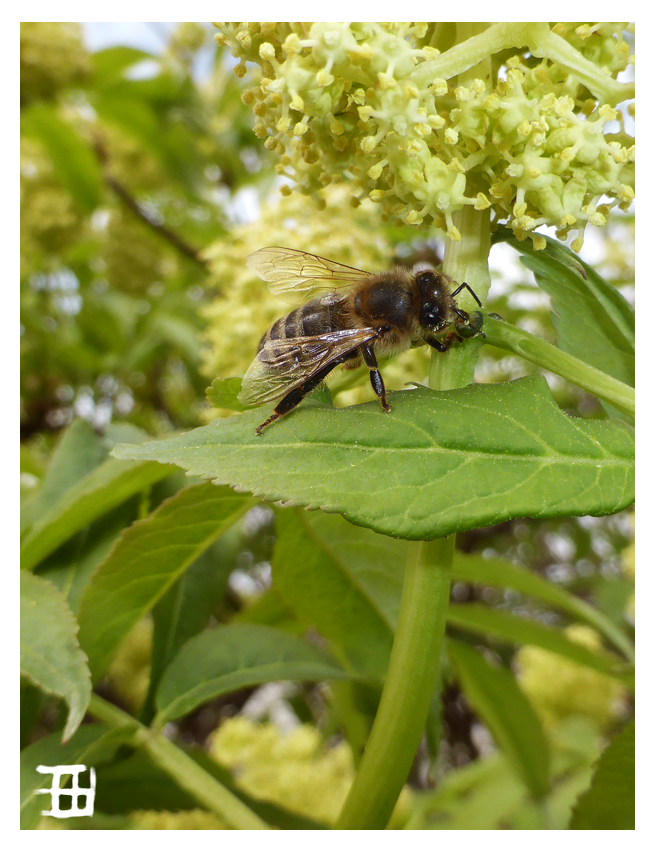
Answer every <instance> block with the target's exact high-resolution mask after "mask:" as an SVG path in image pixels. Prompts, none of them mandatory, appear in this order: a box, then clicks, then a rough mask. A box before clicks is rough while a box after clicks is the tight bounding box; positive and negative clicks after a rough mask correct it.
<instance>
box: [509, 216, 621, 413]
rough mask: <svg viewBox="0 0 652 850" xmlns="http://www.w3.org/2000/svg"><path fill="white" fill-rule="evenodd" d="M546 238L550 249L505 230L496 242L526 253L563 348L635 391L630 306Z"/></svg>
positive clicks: (526, 263) (524, 260)
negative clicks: (547, 298)
mask: <svg viewBox="0 0 652 850" xmlns="http://www.w3.org/2000/svg"><path fill="white" fill-rule="evenodd" d="M544 239H545V240H546V248H545V250H543V251H535V250H534V248H533V245H532V241H531V240H530V239H525V240H524V241H522V242H519V241H518V240H517V239H516V238H515V237H514V236H513V235H511V236H508V235H507V231H505V230H503V231H499V235H498V236H497V237H494V241H502V240H504V241H506V242H508V243H509V244H510V245H511V246H512V247H513V248H515V249H516V250H517V251H518V252H519V253H520V254H521V262H522V263H523V265H524V266H526V268H528V269H530V271H532V272H533V273H534V276H535V278H536V281H537V283H538V285H539V286H540V287H541V289H543V291H544V292H547V293H548V295H549V296H550V300H551V304H552V309H553V317H552V319H553V325H554V327H555V330H556V331H557V337H558V338H557V345H558V346H559V348H560V349H561V350H562V351H566V352H568V353H569V354H573V355H574V356H575V357H579V358H580V360H584V362H585V363H589V364H590V365H591V366H595V367H596V368H597V369H600V370H601V371H603V372H606V373H607V374H608V375H611V376H612V377H614V378H617V379H618V380H619V381H623V383H625V384H628V385H629V386H631V387H633V386H634V310H633V309H632V307H631V305H630V304H629V303H628V302H627V301H626V300H625V298H624V297H623V296H622V295H621V294H620V292H618V290H617V289H616V288H615V287H614V286H612V285H611V284H610V283H607V281H606V280H604V279H603V278H602V277H600V275H599V274H598V273H597V272H596V271H595V269H593V268H592V267H591V266H589V265H588V264H587V263H585V262H584V261H583V260H581V259H580V258H579V257H578V256H577V254H575V253H573V252H572V251H571V250H570V249H568V248H566V246H564V245H562V244H561V243H560V242H558V241H557V240H556V239H552V238H551V237H549V236H544ZM619 416H621V415H620V414H619ZM621 418H622V416H621Z"/></svg>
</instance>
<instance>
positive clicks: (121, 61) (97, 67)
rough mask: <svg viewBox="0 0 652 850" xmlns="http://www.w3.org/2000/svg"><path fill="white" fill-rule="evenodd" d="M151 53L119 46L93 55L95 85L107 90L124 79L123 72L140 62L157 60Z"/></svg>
mask: <svg viewBox="0 0 652 850" xmlns="http://www.w3.org/2000/svg"><path fill="white" fill-rule="evenodd" d="M155 58H156V57H155V56H153V55H152V54H151V53H146V52H145V51H144V50H138V49H137V48H135V47H127V46H126V45H117V46H115V47H107V48H106V49H104V50H98V51H97V52H95V53H93V54H92V55H91V61H92V63H93V71H94V73H93V83H94V85H95V87H97V88H105V87H106V86H107V85H110V84H111V83H113V82H115V81H116V80H117V79H120V78H121V77H122V73H123V71H126V70H127V68H131V67H132V66H133V65H136V64H137V63H138V62H143V61H145V60H148V59H152V60H153V59H155Z"/></svg>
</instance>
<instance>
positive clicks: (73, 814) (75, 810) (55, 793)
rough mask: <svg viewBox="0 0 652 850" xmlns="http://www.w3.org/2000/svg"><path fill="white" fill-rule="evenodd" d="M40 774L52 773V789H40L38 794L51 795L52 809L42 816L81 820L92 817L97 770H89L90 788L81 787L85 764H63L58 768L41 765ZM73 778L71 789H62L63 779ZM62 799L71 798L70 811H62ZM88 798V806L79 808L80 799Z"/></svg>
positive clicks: (38, 769) (39, 767)
mask: <svg viewBox="0 0 652 850" xmlns="http://www.w3.org/2000/svg"><path fill="white" fill-rule="evenodd" d="M36 769H37V771H38V772H39V773H51V774H52V785H51V787H50V788H39V789H38V790H37V792H36V793H37V794H51V795H52V803H51V806H52V808H51V809H50V811H48V812H41V814H42V815H47V816H49V817H53V818H80V817H91V816H92V814H93V808H94V806H95V769H94V768H92V767H91V768H89V771H90V786H89V787H88V788H80V787H79V774H80V773H82V772H83V771H84V770H86V765H85V764H63V765H58V766H57V767H48V766H47V765H44V764H39V766H38V767H37V768H36ZM62 776H65V777H67V776H72V785H71V786H70V788H62V787H61V777H62ZM62 797H70V801H71V806H70V808H69V809H62V808H61V806H60V805H59V804H60V801H61V798H62ZM80 797H85V798H86V805H85V806H84V807H83V808H80V807H79V798H80Z"/></svg>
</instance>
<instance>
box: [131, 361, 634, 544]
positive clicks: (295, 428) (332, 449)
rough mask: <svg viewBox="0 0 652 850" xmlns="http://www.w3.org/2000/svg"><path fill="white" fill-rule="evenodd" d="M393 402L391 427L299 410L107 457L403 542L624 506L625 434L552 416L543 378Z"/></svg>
mask: <svg viewBox="0 0 652 850" xmlns="http://www.w3.org/2000/svg"><path fill="white" fill-rule="evenodd" d="M392 402H393V404H394V410H393V412H392V413H391V415H383V414H382V413H381V412H380V411H379V410H378V406H377V405H374V404H373V403H370V404H364V405H358V406H356V407H350V408H343V409H334V408H329V407H326V406H320V407H316V406H315V405H312V404H304V406H303V408H302V409H300V410H298V411H296V412H294V413H292V414H291V415H289V416H288V417H287V419H284V420H282V421H281V422H279V423H277V424H275V425H274V426H272V427H270V428H269V429H268V430H267V431H265V432H264V435H263V436H262V437H259V436H257V435H256V434H255V431H254V426H255V425H256V424H259V422H260V420H261V419H262V418H263V416H264V414H261V413H253V412H252V413H243V414H241V415H240V416H238V417H229V418H228V419H226V420H220V421H217V422H213V423H211V424H210V425H208V426H206V427H204V428H198V429H196V430H195V431H192V432H190V433H188V434H185V435H183V436H180V437H174V438H172V439H170V440H161V441H159V442H153V443H148V444H146V445H144V446H138V447H129V446H119V447H116V449H114V454H115V455H116V456H117V457H124V458H139V459H151V460H158V461H159V462H161V463H164V462H172V463H177V464H178V465H179V466H181V467H182V468H184V469H187V470H189V471H191V473H192V474H197V475H201V476H203V477H206V478H213V479H215V481H216V482H219V483H229V484H231V485H232V486H236V487H238V488H239V489H245V490H251V491H252V492H254V493H255V494H256V495H264V496H265V497H266V498H268V499H270V500H273V501H283V502H285V503H290V504H297V505H306V506H308V507H321V508H323V509H324V510H327V511H334V512H339V513H342V514H343V515H344V516H345V517H346V518H347V519H348V520H350V521H351V522H354V523H357V524H359V525H364V526H367V527H369V528H372V529H374V530H375V531H379V532H381V533H383V534H389V535H392V536H396V537H405V538H409V539H429V538H434V537H440V536H443V535H446V534H449V533H451V532H454V531H463V530H466V529H470V528H476V527H478V526H485V525H492V524H494V523H497V522H501V521H503V520H506V519H511V518H513V517H516V516H537V517H551V516H562V515H566V514H575V515H582V514H592V515H603V514H607V513H613V512H615V511H618V510H621V509H622V508H625V507H627V506H628V505H629V504H631V502H632V500H633V498H634V496H633V467H632V462H633V434H632V433H631V431H630V430H629V429H628V428H626V427H624V426H622V425H621V424H620V423H604V422H593V421H584V420H578V419H571V418H570V417H567V416H565V415H564V414H563V413H562V412H561V411H560V410H559V408H558V407H556V405H555V404H554V402H553V401H552V398H551V396H550V392H549V390H548V387H547V384H546V383H545V381H544V379H543V378H524V379H522V380H519V381H513V382H511V383H506V384H494V385H488V384H476V385H472V386H469V387H465V388H464V389H460V390H451V391H448V392H435V391H432V390H427V389H424V388H420V389H416V390H412V391H404V392H400V393H395V394H393V395H392ZM390 457H391V462H390V460H389V459H390ZM370 494H373V497H372V496H370Z"/></svg>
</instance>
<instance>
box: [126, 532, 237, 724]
mask: <svg viewBox="0 0 652 850" xmlns="http://www.w3.org/2000/svg"><path fill="white" fill-rule="evenodd" d="M234 530H236V529H234V528H231V529H230V530H229V531H227V532H226V533H225V534H223V535H222V537H221V538H220V539H219V540H217V541H216V542H215V543H213V544H212V546H210V547H209V548H208V549H207V550H206V551H205V552H204V553H203V554H201V555H200V556H199V558H197V560H196V561H195V562H194V564H192V565H191V566H190V567H189V568H188V569H187V570H186V572H185V573H183V575H182V576H180V577H179V578H178V579H177V580H176V581H175V583H174V584H173V585H172V587H171V588H170V589H169V590H168V591H167V593H166V594H165V595H164V596H163V597H162V598H161V599H160V600H159V602H157V604H156V605H155V606H154V609H153V616H154V641H153V647H152V666H151V670H150V676H149V689H148V693H147V699H146V703H145V704H146V709H145V712H146V713H147V715H148V717H147V719H151V718H150V716H149V715H150V712H153V703H152V700H153V696H154V694H155V693H156V689H157V688H158V685H159V682H160V681H161V677H162V676H163V673H164V672H165V668H166V667H167V666H168V664H169V663H170V661H171V660H172V659H173V658H174V656H175V655H176V654H177V652H178V651H179V649H180V648H181V647H182V646H183V644H184V643H185V642H186V641H187V640H189V639H190V638H191V637H194V636H195V635H196V634H199V632H201V630H202V629H204V628H206V626H207V625H208V623H209V621H210V618H211V616H212V615H213V614H214V613H215V608H216V607H217V605H218V603H219V601H220V600H221V599H222V597H223V596H224V593H225V591H226V588H227V584H228V581H229V575H230V574H231V571H232V569H233V566H234V560H235V553H234V552H232V550H233V549H235V547H236V545H237V544H239V542H240V537H239V535H236V537H235V540H234V541H233V542H231V541H230V540H229V538H230V536H231V535H232V533H233V531H234ZM225 544H226V545H225ZM145 719H146V718H145V717H144V716H143V715H141V720H143V721H145Z"/></svg>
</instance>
